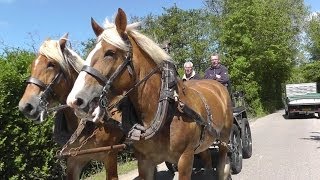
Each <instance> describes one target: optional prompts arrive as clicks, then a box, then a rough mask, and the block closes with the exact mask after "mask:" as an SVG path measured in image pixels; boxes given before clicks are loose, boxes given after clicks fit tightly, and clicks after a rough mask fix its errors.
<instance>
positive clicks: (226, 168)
mask: <svg viewBox="0 0 320 180" xmlns="http://www.w3.org/2000/svg"><path fill="white" fill-rule="evenodd" d="M227 153H228V147H226V146H225V145H222V144H220V145H219V154H218V156H219V157H218V158H219V159H218V164H217V171H216V172H217V175H218V179H227V178H228V177H229V175H230V162H229V161H228V160H227ZM227 162H228V163H227Z"/></svg>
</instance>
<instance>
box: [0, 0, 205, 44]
mask: <svg viewBox="0 0 320 180" xmlns="http://www.w3.org/2000/svg"><path fill="white" fill-rule="evenodd" d="M174 3H176V5H177V6H178V7H179V8H182V9H192V8H201V7H203V6H204V5H203V3H202V1H200V0H199V1H197V0H90V1H88V0H87V1H84V0H0V48H2V47H3V43H4V44H5V45H6V46H10V47H11V46H13V47H23V48H30V45H31V44H34V45H35V47H36V49H37V48H38V47H39V46H40V43H41V42H42V41H43V40H45V39H46V38H47V37H51V38H52V39H57V38H59V37H60V36H62V35H63V34H64V33H65V32H69V39H70V41H71V43H72V44H73V43H74V44H79V42H80V41H85V40H87V39H88V38H93V37H95V35H94V33H93V31H92V28H91V24H90V18H91V17H93V18H94V19H95V20H96V21H97V22H98V23H99V24H101V23H102V22H103V21H104V19H105V18H106V17H108V19H109V20H113V19H114V15H115V13H116V12H117V10H118V8H119V7H120V8H122V9H123V10H124V11H125V12H126V14H127V16H128V17H132V16H139V17H142V16H145V15H147V14H150V13H152V14H161V13H162V12H163V8H162V7H166V8H169V7H172V6H173V5H174ZM31 35H32V36H31ZM31 39H34V40H31Z"/></svg>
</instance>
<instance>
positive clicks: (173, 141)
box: [67, 8, 233, 180]
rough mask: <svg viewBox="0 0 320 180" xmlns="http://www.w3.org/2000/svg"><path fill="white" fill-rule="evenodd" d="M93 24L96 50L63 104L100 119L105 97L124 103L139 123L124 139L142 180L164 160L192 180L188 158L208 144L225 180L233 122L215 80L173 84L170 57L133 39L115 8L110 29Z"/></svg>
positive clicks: (150, 176) (225, 96)
mask: <svg viewBox="0 0 320 180" xmlns="http://www.w3.org/2000/svg"><path fill="white" fill-rule="evenodd" d="M91 25H92V28H93V31H94V33H95V34H96V36H97V37H98V38H97V44H96V46H95V48H94V49H93V50H92V51H91V52H90V54H89V55H88V57H87V59H86V61H85V66H84V67H83V69H82V71H81V72H80V74H79V76H78V77H77V79H76V82H75V84H74V87H73V89H72V90H71V92H70V94H69V96H68V98H67V104H68V105H69V106H71V107H73V108H75V109H76V111H79V112H81V113H83V114H88V115H90V116H93V117H94V119H99V118H100V117H103V115H104V114H105V112H104V108H107V109H108V108H110V107H112V106H113V104H112V103H111V102H110V101H109V99H110V98H112V97H114V96H117V95H120V94H124V95H125V96H128V97H129V99H130V101H131V102H132V104H133V106H134V108H135V111H136V114H137V116H138V119H139V120H141V122H142V123H141V124H138V123H137V124H136V126H134V128H132V129H131V130H132V131H129V133H128V137H130V136H131V137H132V138H131V139H132V140H133V142H134V144H133V145H134V148H135V155H136V158H137V160H138V171H139V177H138V178H140V179H146V180H150V179H154V172H153V170H154V168H155V167H156V165H157V164H160V163H161V162H163V161H168V162H171V163H177V164H178V172H179V179H180V180H183V179H190V178H191V173H192V164H193V160H194V154H195V153H199V152H203V151H205V150H206V149H208V147H209V146H210V145H212V144H213V142H218V143H217V145H218V146H219V157H218V159H216V161H218V165H217V174H218V177H219V179H225V178H226V177H227V176H228V175H229V174H230V172H229V169H228V168H227V170H228V172H226V173H224V168H225V164H226V157H227V152H228V147H227V143H228V141H229V136H230V132H231V127H232V123H233V122H232V118H233V117H232V109H231V108H232V107H231V100H230V97H229V94H228V91H227V89H226V88H225V87H224V86H222V85H221V84H220V83H219V82H217V81H214V80H201V81H188V82H186V83H183V82H182V81H181V80H180V79H177V78H176V77H177V74H176V70H175V69H174V67H173V66H174V65H173V61H172V60H171V57H170V56H169V55H168V54H167V53H166V52H165V51H164V50H163V49H161V48H160V47H159V46H158V45H157V44H156V43H155V42H154V41H152V40H151V39H150V38H148V37H146V36H145V35H143V34H141V33H139V32H138V31H137V30H136V24H131V25H127V18H126V14H125V13H124V11H123V10H122V9H120V8H119V9H118V13H117V16H116V19H115V24H113V23H109V22H106V24H105V28H102V27H101V26H99V25H98V24H97V23H96V22H95V21H94V20H93V19H92V20H91ZM94 106H95V107H96V108H95V109H94V110H93V108H92V107H94ZM81 113H79V114H81ZM137 129H138V130H137ZM139 130H140V131H139Z"/></svg>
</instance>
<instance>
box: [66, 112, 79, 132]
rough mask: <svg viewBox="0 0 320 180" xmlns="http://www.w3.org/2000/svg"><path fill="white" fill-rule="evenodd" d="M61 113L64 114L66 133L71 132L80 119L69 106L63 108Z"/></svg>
mask: <svg viewBox="0 0 320 180" xmlns="http://www.w3.org/2000/svg"><path fill="white" fill-rule="evenodd" d="M63 114H64V115H65V120H66V123H67V129H68V133H73V132H74V131H75V130H76V129H77V127H78V124H79V122H80V119H79V118H78V117H77V116H76V115H75V113H74V111H73V109H71V108H69V107H67V108H65V109H64V110H63Z"/></svg>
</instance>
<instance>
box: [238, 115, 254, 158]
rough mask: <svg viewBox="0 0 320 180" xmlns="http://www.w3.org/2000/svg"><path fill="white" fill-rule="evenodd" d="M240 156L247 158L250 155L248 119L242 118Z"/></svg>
mask: <svg viewBox="0 0 320 180" xmlns="http://www.w3.org/2000/svg"><path fill="white" fill-rule="evenodd" d="M241 129H242V156H243V158H244V159H248V158H250V157H251V155H252V138H251V130H250V125H249V122H248V119H246V118H244V119H243V123H242V128H241Z"/></svg>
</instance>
